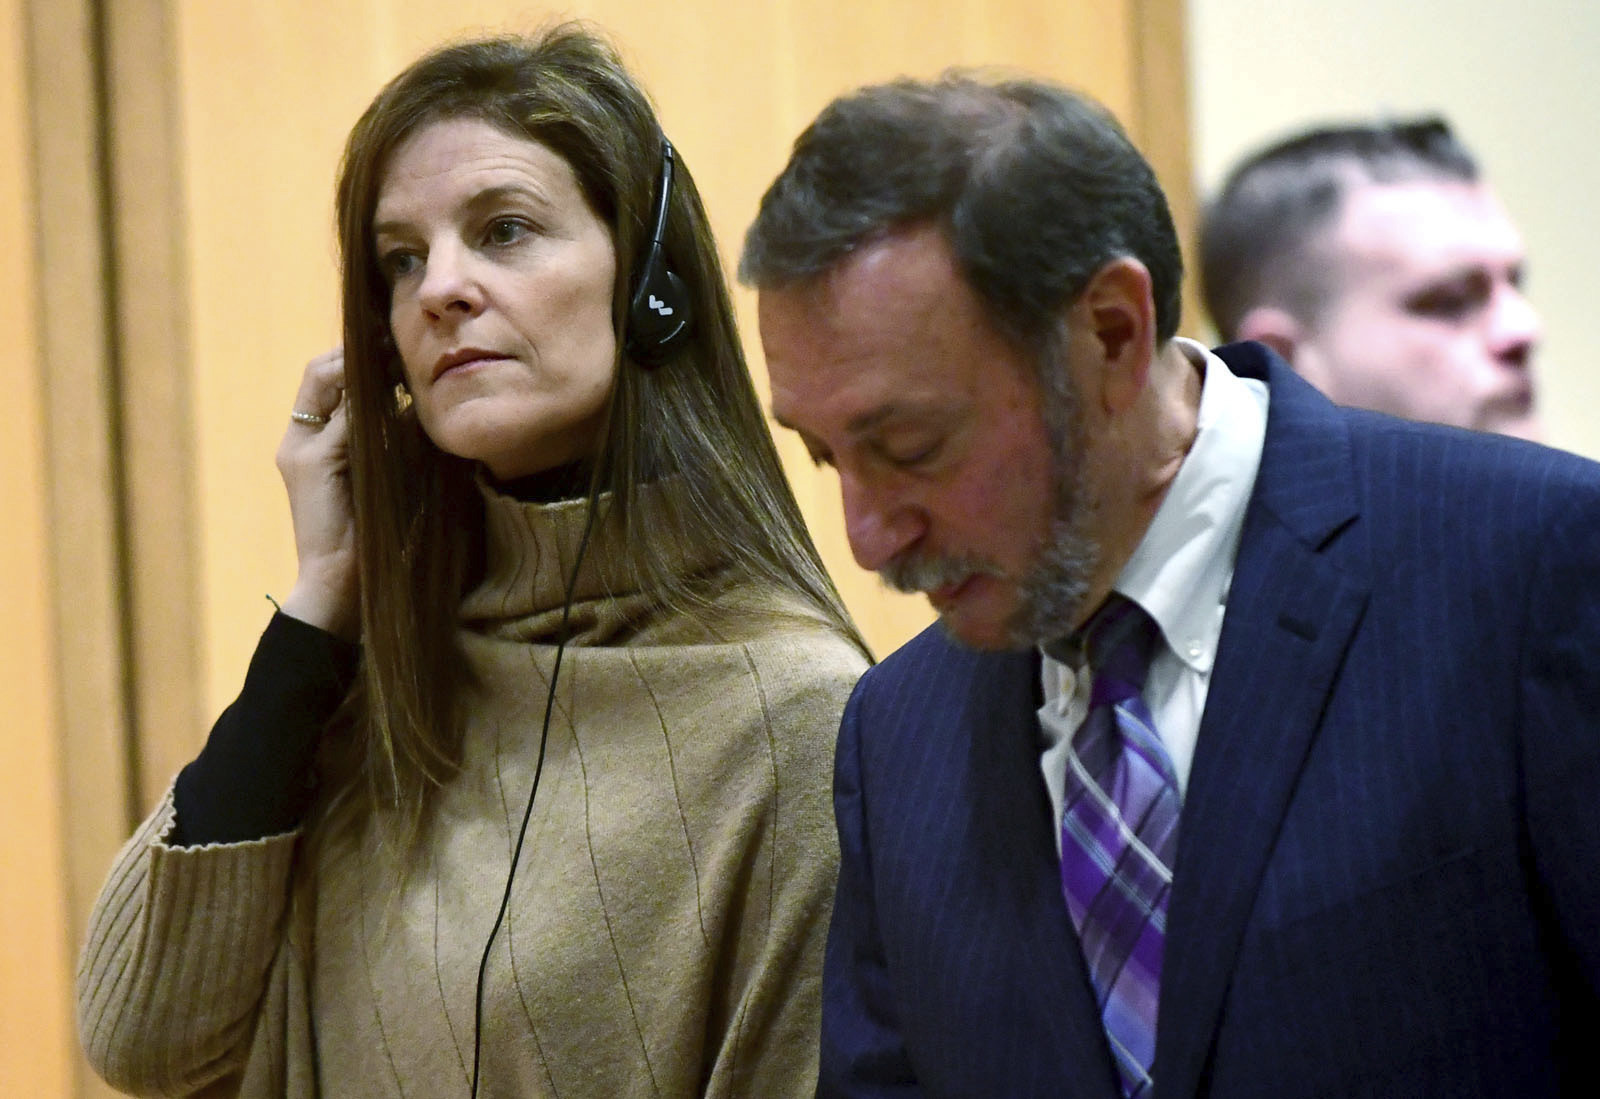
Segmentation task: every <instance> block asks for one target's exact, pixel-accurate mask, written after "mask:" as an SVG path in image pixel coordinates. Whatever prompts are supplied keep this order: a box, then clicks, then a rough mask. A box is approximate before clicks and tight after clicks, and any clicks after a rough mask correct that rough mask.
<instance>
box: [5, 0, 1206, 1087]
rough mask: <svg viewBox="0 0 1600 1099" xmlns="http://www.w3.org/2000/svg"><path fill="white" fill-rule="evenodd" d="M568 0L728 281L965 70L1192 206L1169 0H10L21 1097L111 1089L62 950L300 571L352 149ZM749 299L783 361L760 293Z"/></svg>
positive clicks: (813, 510)
mask: <svg viewBox="0 0 1600 1099" xmlns="http://www.w3.org/2000/svg"><path fill="white" fill-rule="evenodd" d="M552 14H562V15H579V16H583V17H586V18H590V19H592V20H594V21H595V22H596V23H598V24H599V25H601V26H602V27H604V28H606V29H608V30H609V31H610V32H611V33H612V35H613V37H614V38H615V40H616V41H617V43H618V44H619V46H620V47H621V49H622V51H623V54H624V56H625V58H626V59H627V60H628V61H629V63H630V64H631V65H632V66H633V68H634V69H635V71H636V72H637V73H638V74H639V76H640V77H641V79H642V80H643V82H644V83H645V85H646V86H647V87H648V88H650V89H651V91H652V93H653V95H654V96H655V98H656V101H657V104H658V107H659V109H660V112H661V115H662V119H663V122H664V125H665V127H666V129H667V132H668V133H669V134H670V135H671V137H672V139H673V141H674V143H675V144H676V145H677V146H678V148H679V150H680V153H681V155H682V156H683V157H684V158H685V159H686V160H687V161H688V163H689V164H690V165H691V167H692V168H693V171H694V173H695V176H696V179H697V181H698V182H699V184H700V187H701V190H702V192H703V194H704V196H705V199H706V202H707V205H708V207H709V208H710V211H711V215H712V220H713V223H714V225H715V228H716V230H717V233H718V236H719V239H720V240H721V242H722V246H723V253H724V257H725V259H726V260H727V262H728V264H729V266H730V268H731V267H732V264H733V260H734V258H735V256H736V254H737V250H738V245H739V242H740V239H741V237H742V234H743V230H744V228H745V226H746V225H747V224H748V223H749V221H750V219H751V218H752V216H753V215H754V212H755V207H756V203H757V200H758V199H759V196H760V194H761V192H762V190H763V189H764V188H765V186H766V184H767V183H768V182H769V181H770V180H771V178H772V177H773V175H774V174H775V173H776V172H777V171H778V169H779V168H780V167H781V166H782V164H783V161H784V159H785V156H786V154H787V149H788V145H789V142H790V141H791V140H792V138H793V137H794V135H795V134H796V133H797V132H798V131H799V130H800V128H801V127H802V126H803V125H804V124H805V122H806V121H808V120H809V119H810V118H811V116H812V115H813V114H815V112H816V111H817V110H818V109H819V108H820V107H821V106H822V105H823V104H824V103H825V102H826V101H827V100H828V99H830V98H831V97H832V96H833V95H835V94H837V93H839V92H841V91H844V90H847V89H849V88H851V87H854V86H856V85H858V84H861V83H864V82H868V81H876V80H881V79H885V78H888V77H892V76H895V75H899V74H902V73H910V74H916V75H931V74H933V73H935V72H937V71H938V70H939V69H941V68H944V67H946V66H948V65H951V64H999V65H1004V66H1008V67H1017V68H1023V69H1028V70H1032V71H1035V72H1039V73H1042V74H1045V75H1049V76H1052V77H1055V78H1057V79H1061V80H1064V81H1066V82H1068V83H1071V84H1074V85H1077V86H1079V87H1083V88H1085V89H1087V90H1089V91H1091V92H1092V93H1094V94H1095V95H1097V96H1098V97H1099V98H1100V99H1102V100H1103V101H1104V102H1105V103H1106V104H1107V105H1108V106H1109V107H1111V109H1112V110H1113V111H1115V112H1116V113H1117V114H1118V115H1119V116H1120V117H1121V118H1122V119H1124V121H1125V122H1127V123H1128V125H1129V127H1130V129H1131V130H1132V132H1133V133H1134V135H1135V137H1136V139H1138V140H1140V141H1141V143H1142V144H1143V145H1144V146H1145V148H1146V150H1147V151H1148V152H1149V154H1150V155H1151V158H1152V160H1153V161H1154V162H1155V163H1156V165H1157V168H1158V170H1160V171H1161V172H1162V173H1163V175H1164V177H1165V179H1166V182H1167V183H1168V186H1169V189H1170V190H1171V193H1172V194H1173V197H1174V200H1175V205H1176V207H1177V209H1178V213H1179V217H1180V220H1181V221H1183V222H1184V223H1185V224H1187V223H1188V221H1189V213H1190V209H1191V205H1192V204H1191V202H1190V200H1189V191H1188V179H1189V168H1188V149H1187V144H1186V136H1185V135H1186V133H1187V113H1186V110H1185V106H1184V101H1183V90H1184V76H1183V49H1182V35H1181V26H1182V17H1183V14H1182V9H1181V4H1180V0H1050V2H1044V0H915V2H913V0H872V2H867V3H863V2H861V0H771V2H762V0H757V2H754V3H752V2H748V0H677V2H675V3H673V4H670V5H657V4H651V3H646V2H642V0H589V2H583V0H578V2H575V3H571V4H568V5H565V6H563V7H561V8H559V9H546V8H542V7H539V6H536V5H529V4H518V3H511V2H506V0H499V2H496V0H456V2H453V3H449V4H439V3H437V2H436V0H426V2H424V0H229V2H227V3H220V2H217V0H48V2H46V0H33V2H32V3H28V2H27V0H0V242H3V247H4V255H5V256H6V259H7V261H8V262H6V263H5V264H0V325H3V327H0V331H4V332H5V333H6V334H7V338H8V350H9V353H8V357H7V360H6V361H7V366H6V370H7V371H8V373H7V375H6V377H7V378H8V379H10V380H11V382H12V384H11V385H10V386H8V390H9V392H10V394H11V400H10V403H9V406H8V408H7V410H6V413H7V415H6V420H7V426H6V430H5V432H4V433H3V434H0V469H3V470H4V471H5V478H4V480H3V482H0V485H3V488H0V491H3V493H4V496H3V498H0V505H3V506H4V507H5V510H6V518H7V523H6V525H5V527H4V529H3V530H0V584H4V585H5V588H4V592H3V593H0V596H3V598H0V604H3V605H4V607H5V608H6V611H5V613H6V617H5V628H4V629H3V630H0V646H4V648H3V649H0V676H3V677H4V680H3V690H4V693H3V695H0V697H3V698H5V699H6V708H7V710H8V711H9V714H8V717H7V725H8V728H9V730H10V731H9V732H8V733H7V734H6V735H5V736H3V737H0V765H3V766H4V770H0V774H3V775H5V776H6V777H5V781H6V782H7V784H8V789H7V791H6V797H4V798H0V814H3V816H0V850H3V852H4V865H3V869H4V879H3V880H4V885H3V888H4V890H5V893H4V899H5V900H6V901H8V902H9V903H8V904H6V905H5V907H4V908H3V909H0V911H3V912H4V913H5V915H4V916H3V917H0V921H3V922H0V944H3V945H0V1094H4V1095H29V1096H45V1097H49V1096H69V1095H75V1096H87V1095H101V1094H108V1093H106V1092H105V1091H104V1089H103V1088H102V1086H101V1085H99V1084H98V1083H96V1082H94V1081H92V1080H91V1079H89V1078H88V1076H87V1073H86V1070H85V1069H84V1068H83V1066H82V1064H81V1059H80V1058H79V1056H78V1054H77V1052H76V1045H75V1039H74V1037H73V1034H72V1030H71V1023H70V1008H69V1001H70V991H69V982H70V972H71V966H72V963H73V956H74V954H75V951H76V947H77V943H78V942H79V940H80V938H81V935H82V929H83V923H84V920H85V918H86V916H87V911H88V906H89V904H90V903H91V902H92V899H93V895H94V892H95V890H96V888H97V887H98V884H99V880H100V876H101V875H102V874H103V872H104V869H105V866H106V863H107V861H108V860H109V858H110V857H111V855H112V853H113V852H114V850H115V848H116V846H117V845H118V844H119V843H120V841H121V839H122V838H123V837H124V836H125V835H126V833H127V831H128V830H129V829H130V827H131V826H132V824H133V822H134V821H135V820H136V819H137V817H139V816H142V815H143V814H144V813H145V812H146V811H147V810H148V808H149V807H150V806H151V804H152V803H153V802H154V800H155V799H156V798H157V797H159V795H160V793H161V791H162V790H163V789H164V788H165V786H166V784H167V783H168V781H169V780H170V778H171V776H172V774H173V773H174V772H175V771H176V769H177V768H178V767H180V766H181V765H182V764H183V762H184V761H186V760H187V759H188V758H189V757H190V756H192V754H193V753H194V751H195V750H196V748H197V746H198V745H199V743H200V742H201V740H202V739H203V737H204V735H205V731H206V729H207V727H208V726H209V724H210V721H211V720H212V719H213V718H214V717H215V715H216V714H217V712H218V711H219V710H220V709H221V708H222V707H223V706H224V705H226V704H227V702H228V701H229V700H230V699H231V698H232V697H233V694H234V693H235V691H236V690H237V687H238V683H239V681H240V678H241V676H242V674H243V670H244V667H245V664H246V662H247V660H248V657H249V653H250V651H251V649H252V647H253V645H254V642H255V639H256V636H257V635H258V633H259V631H260V629H261V627H262V626H263V625H264V624H265V622H266V620H267V617H268V615H269V613H270V609H271V608H270V606H269V605H268V604H267V602H266V599H265V598H264V597H265V596H266V595H267V594H269V593H276V594H279V595H281V594H282V593H284V592H286V591H287V590H288V588H289V585H290V583H291V581H292V579H293V575H294V557H293V545H292V541H291V538H290V531H289V517H288V509H287V507H286V505H285V502H284V500H283V493H282V489H281V487H280V485H279V482H278V479H277V475H276V473H275V471H274V469H273V464H272V455H273V451H274V449H275V447H276V445H277V441H278V438H279V435H280V434H281V432H282V430H283V427H284V424H285V421H286V417H287V414H288V411H289V407H290V402H291V399H292V397H293V395H294V391H295V387H296V382H297V379H298V377H299V374H300V370H301V366H302V364H303V363H304V362H305V360H306V359H308V358H309V357H310V356H312V355H313V354H315V353H317V352H318V351H320V350H322V349H323V348H325V347H327V346H329V345H330V344H331V343H333V342H334V341H335V339H336V338H337V330H338V327H337V316H336V284H335V254H334V243H333V232H332V187H333V178H334V172H335V168H336V161H337V157H338V153H339V150H340V147H341V145H342V142H343V139H344V135H345V133H346V131H347V130H348V128H349V126H350V124H351V123H352V122H353V121H354V120H355V118H356V116H357V114H358V113H359V112H360V110H361V109H362V107H363V106H364V105H365V104H366V102H367V101H368V100H369V99H370V98H371V96H372V95H373V94H374V93H375V92H376V90H377V89H378V87H379V86H380V85H381V84H382V82H383V81H384V80H386V79H387V78H388V77H389V76H391V75H393V73H394V72H396V71H397V70H398V69H399V68H400V67H402V66H403V65H404V64H405V63H406V62H407V61H409V60H410V59H412V58H413V57H414V56H416V55H417V54H418V53H420V52H421V51H423V50H424V49H426V48H428V47H429V46H432V45H434V44H436V43H438V42H440V41H441V40H443V39H444V38H446V37H452V36H458V35H461V34H464V33H472V32H475V31H481V30H501V29H513V30H515V29H524V30H525V29H531V28H533V27H536V26H537V25H538V24H539V23H540V22H542V21H543V20H545V19H546V18H548V17H550V16H551V15H552ZM736 297H737V302H738V306H739V309H740V311H741V318H742V319H743V321H744V323H745V328H746V333H747V341H748V343H749V345H750V347H751V350H752V351H753V352H755V356H754V357H755V362H756V363H757V369H758V373H759V371H760V366H759V362H760V359H759V348H758V346H757V341H756V339H755V329H754V311H753V300H752V298H751V296H750V295H749V294H748V293H747V292H745V291H742V290H740V291H739V292H738V293H737V295H736ZM758 382H759V383H760V384H762V385H763V386H764V384H765V379H764V377H758ZM779 444H780V447H781V448H782V450H783V453H784V456H785V459H786V462H787V463H788V465H789V469H790V473H791V476H792V477H793V479H794V481H795V484H796V488H797V491H798V494H799V496H800V499H801V503H802V506H803V508H804V509H805V511H806V514H807V517H808V520H809V522H810V523H811V525H812V529H813V531H814V532H815V534H816V536H817V539H818V542H819V544H820V545H821V546H822V548H823V552H824V555H825V557H826V558H827V561H828V563H829V566H830V568H831V569H832V570H833V573H834V575H835V577H836V579H837V580H838V582H839V586H840V588H841V589H842V590H843V592H844V594H845V598H846V601H847V602H848V603H849V605H850V606H851V608H852V611H853V612H854V613H855V615H856V616H857V619H858V621H860V622H861V624H862V626H863V629H864V631H865V632H866V633H867V635H868V637H869V639H870V640H871V641H872V643H873V645H874V647H875V648H876V649H877V650H878V651H879V652H885V651H888V650H889V649H891V648H893V647H894V646H895V645H897V644H899V643H900V642H901V641H903V640H904V639H905V638H907V637H909V636H910V635H911V634H912V633H914V632H915V631H916V630H918V629H920V628H921V627H922V626H923V625H925V624H926V623H927V622H928V621H929V620H930V616H929V612H928V611H927V609H926V607H925V606H924V604H923V601H922V600H920V599H913V598H908V597H901V596H894V595H891V594H889V593H887V592H885V591H883V590H882V589H881V588H880V586H879V585H878V583H877V581H876V580H875V579H874V578H873V577H871V576H869V575H866V574H863V573H862V572H861V571H860V570H858V569H857V568H856V567H855V565H854V564H853V563H852V562H851V560H850V555H849V551H848V548H847V546H846V544H845V540H844V534H843V527H842V522H841V519H840V516H839V511H838V499H837V486H836V484H835V483H834V481H833V478H832V476H831V474H827V473H819V472H818V471H816V470H814V469H813V468H812V467H811V465H810V463H809V462H807V461H806V459H805V457H804V454H803V452H802V449H801V448H800V447H799V445H798V443H797V442H796V441H795V440H793V439H792V438H789V437H786V436H783V435H780V438H779Z"/></svg>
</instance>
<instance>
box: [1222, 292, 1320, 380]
mask: <svg viewBox="0 0 1600 1099" xmlns="http://www.w3.org/2000/svg"><path fill="white" fill-rule="evenodd" d="M1234 339H1236V340H1255V341H1256V342H1258V343H1264V344H1266V345H1267V346H1268V347H1270V348H1272V350H1274V351H1276V352H1277V353H1278V354H1279V355H1282V356H1283V358H1284V360H1285V361H1287V362H1288V363H1289V365H1291V366H1294V365H1295V361H1294V360H1295V355H1296V354H1297V353H1298V352H1299V350H1300V344H1301V341H1303V340H1304V339H1305V329H1303V328H1302V327H1301V326H1300V322H1299V321H1298V320H1296V319H1295V318H1294V317H1293V316H1292V315H1291V314H1290V313H1288V312H1287V311H1286V310H1283V309H1280V308H1278V307H1277V306H1276V305H1258V306H1256V307H1255V308H1254V309H1252V310H1250V312H1248V313H1246V314H1245V315H1244V316H1243V317H1242V318H1240V320H1239V324H1238V327H1237V328H1236V329H1235V331H1234Z"/></svg>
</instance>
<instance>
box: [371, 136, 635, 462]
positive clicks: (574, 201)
mask: <svg viewBox="0 0 1600 1099" xmlns="http://www.w3.org/2000/svg"><path fill="white" fill-rule="evenodd" d="M373 236H374V238H375V244H376V252H375V254H376V255H377V257H378V261H379V264H380V266H381V268H382V270H383V272H384V276H385V278H387V279H388V281H389V285H390V288H391V294H392V296H391V299H390V306H389V328H390V331H391V333H392V334H393V336H394V342H395V346H396V347H397V348H398V349H399V351H400V358H401V361H402V363H403V364H404V367H405V376H406V385H407V387H408V388H409V389H410V391H411V397H412V400H413V402H414V407H415V408H416V411H417V416H418V419H419V420H420V422H421V424H422V428H423V430H424V431H426V432H427V433H428V437H429V438H430V439H432V440H433V442H434V445H436V446H437V447H439V449H441V450H443V451H445V452H447V453H450V454H454V455H457V456H458V457H462V458H469V459H473V460H476V461H480V462H482V463H483V464H484V465H486V466H487V467H488V468H489V471H490V473H492V474H493V475H494V476H495V477H496V478H497V479H500V480H505V479H507V478H511V477H520V476H522V475H524V474H528V473H535V472H538V471H540V470H544V469H549V468H551V467H552V466H557V465H560V464H562V463H564V462H569V461H572V460H574V459H577V458H583V457H587V456H590V455H592V454H593V453H594V450H595V447H596V446H597V444H598V441H599V432H600V428H601V425H602V423H603V422H604V416H605V409H606V403H607V399H608V398H609V397H610V394H611V387H612V385H613V383H614V382H615V380H616V360H617V342H616V333H615V332H614V331H613V329H612V321H611V294H612V287H613V285H614V283H615V279H616V270H617V257H616V249H615V247H614V246H613V244H612V240H611V233H610V231H609V230H608V229H607V228H606V226H605V225H603V224H602V223H601V222H600V220H599V219H598V218H596V217H595V215H594V212H593V211H592V210H590V209H589V204H588V203H587V202H586V201H585V200H584V197H583V192H582V191H581V190H580V189H579V187H578V181H577V177H576V176H575V175H574V174H573V171H572V168H571V166H570V165H568V163H567V162H566V161H565V160H564V159H562V158H561V157H560V156H559V155H558V154H556V153H555V152H553V151H551V150H550V149H549V148H548V147H546V146H544V145H542V144H540V143H539V142H537V141H531V140H528V139H526V138H520V137H513V136H511V135H509V134H507V133H506V132H505V131H503V130H500V129H498V128H496V127H495V126H492V125H490V124H489V123H487V122H483V121H481V120H478V119H470V118H456V119H446V120H443V121H440V122H434V123H431V124H429V125H427V126H424V127H423V128H422V129H419V130H418V131H416V132H415V133H413V134H411V135H410V136H409V137H407V138H406V139H405V141H403V142H402V143H401V144H400V145H399V147H398V148H396V150H395V152H394V155H393V157H392V158H391V160H390V162H389V165H388V171H387V173H386V174H385V176H384V179H383V184H382V187H381V188H380V190H379V192H378V204H377V209H376V210H375V211H374V215H373Z"/></svg>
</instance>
